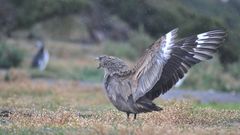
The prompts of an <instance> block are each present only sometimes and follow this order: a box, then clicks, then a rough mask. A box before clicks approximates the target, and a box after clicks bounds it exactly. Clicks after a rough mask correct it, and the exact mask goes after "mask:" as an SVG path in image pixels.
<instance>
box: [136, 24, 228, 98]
mask: <svg viewBox="0 0 240 135" xmlns="http://www.w3.org/2000/svg"><path fill="white" fill-rule="evenodd" d="M225 35H226V34H225V32H224V31H222V30H214V31H209V32H205V33H202V34H198V35H194V36H190V37H187V38H184V39H181V40H179V41H176V36H177V29H174V30H172V31H170V32H169V33H168V34H166V35H165V36H163V37H161V38H160V39H159V40H157V41H156V42H155V43H154V44H153V45H152V46H150V48H149V49H148V50H147V51H146V53H145V55H144V56H143V57H142V58H140V60H139V61H138V62H137V65H136V66H135V68H134V69H133V70H134V71H135V74H134V75H133V78H132V80H133V82H134V88H133V90H132V93H133V99H134V100H135V101H137V100H138V99H139V98H141V97H147V98H148V99H151V100H153V99H154V98H156V97H158V96H159V95H160V94H164V93H165V92H167V91H168V90H169V89H171V88H172V87H173V86H174V85H175V84H176V83H177V82H178V81H179V79H181V78H183V77H184V75H185V74H186V73H187V72H188V70H189V69H190V68H191V67H192V66H193V65H195V64H197V63H199V62H201V61H204V60H208V59H211V58H212V57H213V54H214V53H215V52H216V51H217V49H218V47H219V46H220V43H222V42H223V41H224V39H225Z"/></svg>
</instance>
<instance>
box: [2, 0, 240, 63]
mask: <svg viewBox="0 0 240 135" xmlns="http://www.w3.org/2000/svg"><path fill="white" fill-rule="evenodd" d="M1 1H4V2H5V3H8V4H5V5H11V6H8V7H12V8H7V9H8V10H7V9H6V10H7V13H8V12H9V13H10V11H13V10H14V12H11V13H12V14H9V16H12V17H13V18H14V17H15V19H11V20H14V21H13V22H15V23H14V24H13V25H16V27H29V26H31V25H32V24H34V23H36V22H38V21H41V20H44V19H47V18H50V17H53V16H63V15H66V14H75V13H83V14H86V15H87V16H92V17H93V18H95V20H94V19H93V20H92V21H90V22H93V21H94V22H99V23H98V24H99V26H104V29H107V27H106V25H104V24H102V23H106V22H107V21H103V20H104V19H102V17H104V18H108V17H109V15H110V14H114V15H116V16H118V17H120V18H121V19H122V20H124V21H125V22H126V23H127V24H128V25H129V26H131V28H133V29H135V30H137V29H138V28H139V26H142V25H143V26H144V29H145V31H146V32H147V33H148V34H150V36H153V37H154V38H158V37H159V36H160V35H162V34H165V33H166V32H168V31H170V30H171V29H174V28H176V27H179V28H180V32H179V33H180V37H183V36H188V35H191V34H194V33H201V32H205V31H208V30H213V29H217V28H218V29H219V28H223V29H226V30H227V32H228V39H227V41H226V43H225V44H227V45H225V46H224V47H222V48H221V49H220V61H221V63H224V64H225V63H232V62H236V61H237V60H238V59H239V55H238V54H239V53H240V46H238V44H237V43H238V39H239V34H238V33H239V32H238V31H239V30H240V24H239V21H240V17H239V13H240V10H239V7H240V2H238V1H234V0H231V1H229V2H227V3H224V2H221V1H219V0H212V1H208V0H201V1H199V0H182V1H178V0H171V1H168V0H161V1H158V0H138V1H136V0H128V1H122V0H99V1H88V0H51V1H49V0H35V1H32V0H21V1H19V0H9V1H8V0H1ZM99 12H101V14H102V15H100V13H99ZM109 13H110V14H109ZM14 14H16V15H14ZM103 14H104V15H103ZM0 17H1V16H0ZM5 18H7V17H5ZM0 19H1V18H0ZM2 19H4V17H3V18H2ZM98 19H102V21H100V20H98ZM94 26H95V25H93V26H92V27H94ZM0 27H1V26H0ZM9 27H10V26H9ZM0 29H1V28H0ZM98 29H99V28H98Z"/></svg>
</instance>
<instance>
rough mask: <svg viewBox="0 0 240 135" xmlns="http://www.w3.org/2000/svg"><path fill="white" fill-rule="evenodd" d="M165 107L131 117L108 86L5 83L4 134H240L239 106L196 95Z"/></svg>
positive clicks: (1, 86) (0, 89)
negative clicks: (224, 106) (206, 101)
mask: <svg viewBox="0 0 240 135" xmlns="http://www.w3.org/2000/svg"><path fill="white" fill-rule="evenodd" d="M156 102H157V104H160V105H162V106H163V107H164V110H163V111H161V112H153V113H146V114H140V115H138V118H137V120H135V121H133V120H129V121H127V120H126V116H125V114H124V113H122V112H119V111H117V110H116V109H115V108H114V107H112V105H111V104H110V103H109V102H108V100H107V99H106V97H105V96H104V92H103V91H102V87H101V86H98V85H95V86H91V87H90V86H88V85H82V84H79V83H78V82H74V81H56V82H51V81H49V82H46V81H41V80H36V81H33V82H32V81H27V80H25V81H16V82H9V83H4V82H1V83H0V106H1V110H2V111H3V110H7V111H9V112H11V114H10V115H9V117H0V127H1V128H0V134H138V135H142V134H238V133H239V132H240V111H239V110H214V109H206V108H205V109H199V108H195V107H193V104H192V102H191V101H163V100H160V99H158V100H157V101H156Z"/></svg>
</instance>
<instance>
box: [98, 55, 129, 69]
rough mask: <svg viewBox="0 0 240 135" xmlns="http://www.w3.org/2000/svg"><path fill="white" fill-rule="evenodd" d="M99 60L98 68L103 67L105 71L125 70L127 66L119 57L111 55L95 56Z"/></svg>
mask: <svg viewBox="0 0 240 135" xmlns="http://www.w3.org/2000/svg"><path fill="white" fill-rule="evenodd" d="M96 60H98V61H99V66H98V69H100V68H103V69H104V70H105V72H108V73H113V72H118V71H125V70H127V69H128V66H127V65H126V64H125V63H124V62H123V61H122V60H121V59H119V58H116V57H113V56H107V55H102V56H99V57H97V58H96Z"/></svg>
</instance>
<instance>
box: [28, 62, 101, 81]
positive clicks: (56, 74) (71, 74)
mask: <svg viewBox="0 0 240 135" xmlns="http://www.w3.org/2000/svg"><path fill="white" fill-rule="evenodd" d="M31 76H32V78H51V79H59V78H61V79H67V80H80V81H87V82H100V81H101V80H102V76H103V72H102V71H100V70H98V69H97V68H96V67H71V68H64V67H58V66H57V65H53V64H50V65H49V66H48V67H47V69H46V70H45V71H44V72H39V71H38V70H31Z"/></svg>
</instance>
